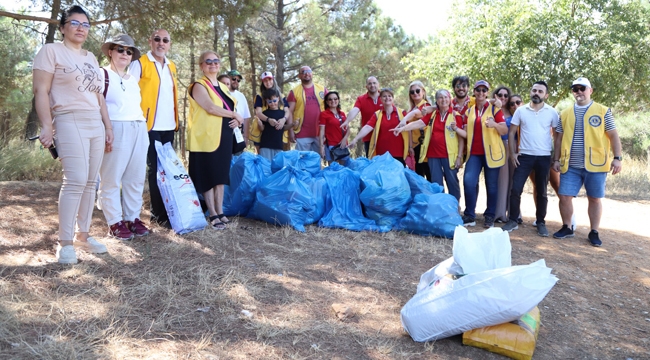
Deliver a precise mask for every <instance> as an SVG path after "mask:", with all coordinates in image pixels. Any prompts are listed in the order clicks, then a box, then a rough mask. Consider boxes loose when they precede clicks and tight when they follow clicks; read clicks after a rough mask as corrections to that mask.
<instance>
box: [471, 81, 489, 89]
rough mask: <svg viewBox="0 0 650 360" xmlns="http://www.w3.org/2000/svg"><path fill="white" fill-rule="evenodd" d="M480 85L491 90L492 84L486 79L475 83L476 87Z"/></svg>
mask: <svg viewBox="0 0 650 360" xmlns="http://www.w3.org/2000/svg"><path fill="white" fill-rule="evenodd" d="M479 86H485V87H486V88H487V89H488V90H490V84H489V83H488V82H487V81H485V80H479V81H477V82H475V83H474V89H476V88H477V87H479Z"/></svg>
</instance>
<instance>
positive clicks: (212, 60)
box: [203, 59, 221, 65]
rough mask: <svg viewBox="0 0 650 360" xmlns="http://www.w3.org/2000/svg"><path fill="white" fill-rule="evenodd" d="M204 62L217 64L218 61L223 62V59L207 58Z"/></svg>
mask: <svg viewBox="0 0 650 360" xmlns="http://www.w3.org/2000/svg"><path fill="white" fill-rule="evenodd" d="M203 62H204V63H206V64H208V65H212V64H214V65H217V64H218V63H220V62H221V60H219V59H205V60H204V61H203Z"/></svg>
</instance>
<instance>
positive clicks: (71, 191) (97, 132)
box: [33, 5, 113, 264]
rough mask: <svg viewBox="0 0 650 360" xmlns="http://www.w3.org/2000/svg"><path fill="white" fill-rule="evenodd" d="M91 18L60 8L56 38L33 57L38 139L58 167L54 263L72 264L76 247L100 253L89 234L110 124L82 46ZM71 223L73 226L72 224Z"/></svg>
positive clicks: (96, 70)
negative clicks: (60, 176)
mask: <svg viewBox="0 0 650 360" xmlns="http://www.w3.org/2000/svg"><path fill="white" fill-rule="evenodd" d="M90 26H91V24H90V20H89V17H88V14H87V13H86V11H84V10H83V9H82V8H81V7H80V6H79V5H73V6H71V7H70V8H68V9H67V10H65V11H64V12H63V13H62V15H61V19H60V22H59V31H60V32H61V36H63V41H62V42H60V43H52V44H45V45H43V47H42V48H41V49H40V50H39V51H38V54H36V57H35V58H34V65H33V70H34V72H33V86H34V101H35V108H36V113H37V114H38V118H39V119H40V120H41V134H40V137H39V140H40V142H41V144H42V145H43V146H44V147H46V148H49V147H52V146H56V150H57V152H58V156H59V158H60V159H61V165H62V167H63V183H62V185H61V192H60V194H59V244H58V246H57V250H56V257H57V260H58V262H59V263H62V264H76V263H77V254H76V252H75V248H80V249H83V250H85V251H88V252H91V253H96V254H101V253H105V252H106V246H104V245H103V244H101V243H99V242H97V241H96V240H95V239H94V238H93V237H91V236H89V234H88V231H89V230H90V221H91V218H92V213H93V204H94V203H95V186H96V184H97V173H98V171H99V167H100V164H101V163H102V158H103V157H104V150H105V149H106V151H110V145H111V143H112V141H113V131H112V130H113V129H112V128H111V122H110V120H109V117H108V113H107V112H106V104H105V102H104V97H103V96H102V91H103V88H104V86H103V76H102V74H101V73H102V70H101V68H100V67H99V64H98V63H97V59H96V58H95V55H93V54H92V53H91V52H89V51H87V50H84V49H83V44H84V42H85V41H86V38H87V37H88V31H89V30H90ZM75 225H76V227H75Z"/></svg>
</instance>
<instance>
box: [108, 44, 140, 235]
mask: <svg viewBox="0 0 650 360" xmlns="http://www.w3.org/2000/svg"><path fill="white" fill-rule="evenodd" d="M102 52H103V53H104V55H106V56H107V57H108V59H109V62H110V63H109V66H106V67H104V68H103V69H104V74H105V76H107V77H106V78H107V79H108V81H105V90H104V95H105V96H106V107H107V108H108V115H109V117H110V119H111V123H112V126H113V134H115V139H114V140H113V145H112V151H111V152H109V153H106V154H105V155H104V162H103V163H102V166H101V168H100V169H99V174H100V177H101V182H100V183H99V201H100V203H101V208H102V211H103V212H104V216H105V217H106V223H107V224H108V235H109V236H112V237H114V238H117V239H119V240H131V239H133V237H134V236H145V235H147V234H149V229H147V227H146V226H145V225H144V224H143V223H142V221H140V211H141V210H142V191H143V189H144V181H145V177H146V168H147V149H148V148H149V137H148V136H147V123H146V122H145V119H144V116H143V114H142V109H141V108H140V100H141V97H140V86H139V85H138V79H136V78H135V77H133V76H130V75H129V74H127V73H126V69H127V68H128V66H129V64H131V61H132V60H134V59H139V58H140V51H139V50H138V49H137V48H136V47H135V43H134V41H133V39H132V38H131V37H130V36H128V35H126V34H120V35H117V36H115V37H113V38H112V39H109V40H107V41H106V42H105V43H104V45H102ZM120 188H121V196H120Z"/></svg>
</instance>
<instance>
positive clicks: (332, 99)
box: [327, 98, 339, 101]
mask: <svg viewBox="0 0 650 360" xmlns="http://www.w3.org/2000/svg"><path fill="white" fill-rule="evenodd" d="M338 100H339V98H327V101H338Z"/></svg>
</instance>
